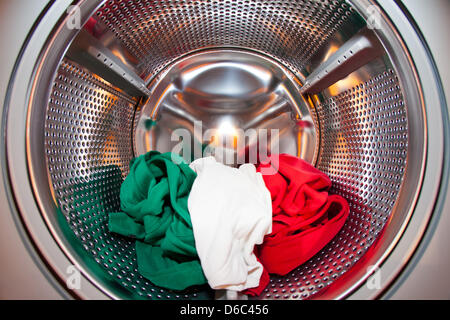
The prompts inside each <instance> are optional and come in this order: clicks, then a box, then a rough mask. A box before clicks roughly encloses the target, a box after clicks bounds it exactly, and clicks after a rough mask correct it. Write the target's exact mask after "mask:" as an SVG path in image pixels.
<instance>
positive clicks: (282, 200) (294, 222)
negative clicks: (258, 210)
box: [255, 154, 349, 292]
mask: <svg viewBox="0 0 450 320" xmlns="http://www.w3.org/2000/svg"><path fill="white" fill-rule="evenodd" d="M274 157H278V158H277V159H274ZM270 160H271V162H270V163H276V166H277V167H276V168H273V169H274V170H273V172H276V173H275V174H264V173H263V172H268V171H270V170H262V169H264V168H265V169H267V166H270V165H271V164H270V163H269V164H260V165H259V166H258V171H259V172H262V173H263V179H264V182H265V184H266V187H267V188H268V190H269V191H270V193H271V196H272V208H273V224H272V233H271V234H269V235H267V236H265V238H264V242H263V244H262V245H260V246H259V248H258V250H257V251H255V252H257V256H258V258H259V260H260V261H261V263H262V264H263V266H264V268H265V269H266V270H267V272H269V273H275V274H279V275H285V274H287V273H289V272H290V271H292V270H293V269H295V268H296V267H298V266H299V265H301V264H302V263H304V262H306V261H307V260H309V259H310V258H311V257H313V256H314V255H315V254H316V253H317V252H319V251H320V250H321V249H322V248H323V247H324V246H325V245H327V244H328V243H329V242H330V241H331V240H332V239H333V238H334V237H335V236H336V234H337V233H338V232H339V230H340V229H341V228H342V227H343V225H344V223H345V220H346V219H347V217H348V214H349V206H348V203H347V201H346V200H345V199H344V198H342V197H341V196H338V195H328V190H329V189H330V187H331V180H330V178H329V177H328V176H327V175H326V174H324V173H323V172H321V171H320V170H318V169H316V168H315V167H313V166H312V165H310V164H309V163H307V162H306V161H304V160H302V159H299V158H296V157H294V156H291V155H287V154H280V155H271V156H270ZM266 285H267V284H266ZM260 287H261V285H260ZM258 288H259V287H258ZM264 288H265V286H264ZM264 288H262V290H263V289H264ZM262 290H261V292H262Z"/></svg>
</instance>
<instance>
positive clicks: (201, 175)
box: [188, 157, 272, 291]
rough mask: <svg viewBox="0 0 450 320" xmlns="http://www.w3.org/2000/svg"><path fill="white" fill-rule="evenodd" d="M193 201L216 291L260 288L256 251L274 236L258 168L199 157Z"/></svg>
mask: <svg viewBox="0 0 450 320" xmlns="http://www.w3.org/2000/svg"><path fill="white" fill-rule="evenodd" d="M190 167H191V168H192V169H193V170H194V171H195V172H196V173H197V178H196V179H195V180H194V184H193V185H192V189H191V192H190V194H189V199H188V209H189V213H190V215H191V220H192V228H193V232H194V237H195V246H196V249H197V253H198V255H199V258H200V262H201V265H202V268H203V273H204V274H205V276H206V279H208V283H209V285H210V286H211V288H213V289H227V290H235V291H242V290H245V289H248V288H254V287H257V286H258V285H259V280H260V278H261V275H262V271H263V266H262V265H261V263H260V262H258V260H257V259H256V256H255V255H254V253H253V250H254V247H255V245H256V244H261V243H262V242H263V238H264V236H265V235H266V234H269V233H271V232H272V200H271V196H270V192H269V190H267V188H266V185H265V184H264V180H263V178H262V176H261V174H260V173H259V172H256V168H255V166H254V165H253V164H244V165H241V166H240V167H239V169H237V168H231V167H228V166H225V165H224V164H222V163H219V162H217V161H216V160H215V159H214V157H206V158H201V159H198V160H196V161H194V162H192V163H191V165H190Z"/></svg>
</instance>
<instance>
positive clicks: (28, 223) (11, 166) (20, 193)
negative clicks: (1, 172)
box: [8, 114, 439, 295]
mask: <svg viewBox="0 0 450 320" xmlns="http://www.w3.org/2000/svg"><path fill="white" fill-rule="evenodd" d="M9 115H10V116H11V114H9ZM9 124H11V121H9ZM10 127H11V126H10ZM10 127H9V130H8V132H9V133H12V132H14V131H15V130H14V129H12V128H10ZM16 132H17V131H16ZM8 148H9V150H10V151H12V147H11V144H10V145H9V146H8ZM13 153H14V152H9V154H8V157H9V159H10V172H11V171H14V169H17V166H18V165H19V163H21V161H17V162H11V160H13V159H15V158H16V155H13ZM438 160H439V159H436V161H438ZM429 162H431V161H429ZM22 163H23V162H22ZM25 168H26V166H25ZM24 172H26V170H25V171H24ZM11 176H12V181H13V183H14V184H15V183H16V182H14V178H15V177H17V176H16V174H11ZM16 181H20V180H16ZM22 181H23V180H22ZM16 188H17V185H16ZM16 190H18V192H16V195H19V196H17V199H18V202H19V203H21V202H20V199H22V198H23V197H22V196H24V193H25V192H21V191H23V186H21V187H19V188H17V189H16ZM28 195H30V194H28ZM25 197H26V196H25ZM31 199H32V198H31ZM25 203H26V202H25ZM22 205H23V202H22ZM30 205H32V202H29V203H27V205H26V207H28V206H30ZM27 209H28V208H27ZM21 211H22V212H29V211H28V210H21ZM26 215H27V214H25V216H26ZM24 220H25V223H26V224H27V225H29V226H32V225H34V223H30V222H29V220H28V222H27V219H24ZM424 220H427V218H425V219H424ZM404 228H406V225H404V226H403V229H404ZM31 229H32V228H31ZM36 242H38V243H39V242H41V240H39V239H36ZM42 248H43V247H42ZM391 250H393V248H391ZM391 250H390V251H391ZM44 251H45V250H44ZM49 260H52V259H49ZM354 289H355V288H352V289H349V290H348V291H347V293H346V294H348V293H349V292H351V291H352V290H354ZM346 294H344V295H346Z"/></svg>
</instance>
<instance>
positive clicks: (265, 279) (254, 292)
mask: <svg viewBox="0 0 450 320" xmlns="http://www.w3.org/2000/svg"><path fill="white" fill-rule="evenodd" d="M257 251H258V248H255V251H254V252H255V254H256V255H258V253H257ZM258 261H259V259H258ZM260 262H261V261H260ZM269 282H270V276H269V273H268V272H267V270H266V268H264V269H263V273H262V275H261V278H260V279H259V285H258V286H257V287H255V288H248V289H245V290H244V291H242V293H243V294H246V295H249V296H252V297H255V296H259V295H260V294H261V293H262V292H263V290H264V289H265V288H266V287H267V285H268V284H269Z"/></svg>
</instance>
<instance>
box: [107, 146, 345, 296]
mask: <svg viewBox="0 0 450 320" xmlns="http://www.w3.org/2000/svg"><path fill="white" fill-rule="evenodd" d="M330 187H331V180H330V179H329V178H328V176H327V175H325V174H324V173H322V172H320V171H319V170H317V169H316V168H314V167H313V166H311V165H310V164H308V163H307V162H305V161H303V160H301V159H299V158H296V157H293V156H290V155H287V154H280V155H272V156H270V157H269V161H267V162H265V163H261V164H257V165H256V166H255V165H253V164H243V165H241V166H240V167H239V168H232V167H229V166H226V165H224V164H222V163H220V162H217V161H216V159H215V158H214V157H206V158H201V159H197V160H195V161H194V162H192V163H191V164H190V165H188V164H186V163H185V162H183V159H182V158H181V157H179V156H178V155H176V154H173V153H164V154H161V153H159V152H156V151H151V152H149V153H147V154H145V155H142V156H139V157H137V158H136V159H134V160H133V161H132V162H131V164H130V173H129V175H128V176H127V178H126V179H125V181H124V182H123V184H122V186H121V190H120V201H121V212H114V213H110V215H109V230H110V231H111V232H114V233H117V234H120V235H123V236H126V237H131V238H134V239H136V254H137V263H138V268H139V272H140V273H141V274H142V275H143V276H144V277H145V278H147V279H149V280H150V281H151V282H152V283H154V284H155V285H157V286H160V287H164V288H167V289H172V290H183V289H186V288H188V287H190V286H194V285H201V284H205V283H208V284H209V286H210V287H211V288H213V289H216V290H219V289H225V290H227V291H229V292H239V293H242V294H247V295H253V296H255V295H259V294H261V292H262V291H263V290H264V288H265V287H266V286H267V285H268V283H269V280H270V276H269V274H278V275H285V274H287V273H289V272H290V271H292V270H293V269H295V268H296V267H298V266H299V265H301V264H302V263H304V262H305V261H307V260H308V259H310V258H311V257H312V256H314V255H315V254H316V253H317V252H319V251H320V250H321V249H322V248H323V247H324V246H325V245H326V244H327V243H328V242H330V241H331V240H332V238H333V237H334V236H335V235H336V234H337V233H338V231H339V230H340V229H341V228H342V226H343V225H344V223H345V220H346V219H347V216H348V213H349V206H348V204H347V201H346V200H345V199H343V198H342V197H340V196H338V195H329V194H328V190H329V189H330Z"/></svg>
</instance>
